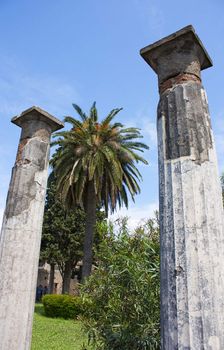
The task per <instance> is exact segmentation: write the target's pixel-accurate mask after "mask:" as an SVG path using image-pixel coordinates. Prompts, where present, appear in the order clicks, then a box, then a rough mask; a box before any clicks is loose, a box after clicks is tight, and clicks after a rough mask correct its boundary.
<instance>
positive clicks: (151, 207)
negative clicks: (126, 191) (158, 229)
mask: <svg viewBox="0 0 224 350" xmlns="http://www.w3.org/2000/svg"><path fill="white" fill-rule="evenodd" d="M158 208H159V204H158V203H157V202H153V203H148V204H143V205H142V206H136V205H134V204H133V205H132V206H130V208H129V209H126V208H121V209H120V210H117V211H116V212H115V213H114V214H113V215H110V219H112V220H113V221H114V220H116V219H118V218H120V217H124V216H127V217H128V226H129V228H130V229H131V230H133V229H135V228H136V227H137V226H138V225H139V224H140V223H142V222H143V221H145V220H147V219H149V218H151V217H153V216H154V213H155V211H156V210H158Z"/></svg>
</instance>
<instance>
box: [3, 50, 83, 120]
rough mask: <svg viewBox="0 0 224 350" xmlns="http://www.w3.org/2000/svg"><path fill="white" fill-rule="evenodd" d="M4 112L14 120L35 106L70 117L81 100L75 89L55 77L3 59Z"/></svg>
mask: <svg viewBox="0 0 224 350" xmlns="http://www.w3.org/2000/svg"><path fill="white" fill-rule="evenodd" d="M0 66H1V71H0V90H1V94H0V113H1V114H3V115H4V116H6V115H9V116H10V117H12V116H13V115H14V114H18V113H20V112H22V111H23V110H24V109H26V108H29V107H31V106H33V105H39V106H40V107H41V108H43V109H46V110H47V111H49V112H50V113H56V114H62V115H64V114H66V110H68V109H69V107H70V106H71V103H72V102H78V101H79V100H80V98H79V96H78V93H77V91H76V89H75V88H74V86H71V85H70V84H69V83H68V82H66V81H63V80H61V79H59V78H57V77H54V76H41V75H39V76H37V75H35V74H32V76H31V75H30V74H29V72H28V71H27V70H26V69H25V68H23V67H22V66H21V65H19V64H18V63H16V62H14V61H13V60H12V59H11V60H10V59H8V58H6V57H3V56H0Z"/></svg>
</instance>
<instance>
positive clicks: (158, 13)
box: [134, 0, 165, 37]
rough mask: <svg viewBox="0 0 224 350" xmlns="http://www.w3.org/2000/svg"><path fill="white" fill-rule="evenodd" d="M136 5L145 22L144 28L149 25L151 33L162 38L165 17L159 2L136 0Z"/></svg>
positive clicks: (154, 0)
mask: <svg viewBox="0 0 224 350" xmlns="http://www.w3.org/2000/svg"><path fill="white" fill-rule="evenodd" d="M134 3H135V4H136V7H137V9H138V11H139V12H140V14H141V16H142V18H143V20H144V26H145V25H147V26H148V27H149V29H150V32H153V33H154V34H155V35H156V36H157V37H160V36H162V34H163V29H164V24H165V17H164V13H163V12H162V10H161V6H158V2H157V1H156V0H151V1H148V0H134Z"/></svg>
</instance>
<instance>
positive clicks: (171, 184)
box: [141, 26, 224, 350]
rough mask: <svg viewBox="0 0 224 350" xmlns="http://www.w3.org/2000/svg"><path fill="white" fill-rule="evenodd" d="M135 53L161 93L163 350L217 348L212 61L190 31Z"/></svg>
mask: <svg viewBox="0 0 224 350" xmlns="http://www.w3.org/2000/svg"><path fill="white" fill-rule="evenodd" d="M141 55H142V57H143V58H144V59H145V61H146V62H147V63H148V64H149V65H150V66H151V67H152V69H153V70H154V71H155V72H156V73H157V74H158V81H159V91H160V101H159V105H158V121H157V129H158V148H159V192H160V230H161V337H162V349H163V350H176V349H178V350H180V349H181V350H223V349H224V322H223V317H224V303H223V302H224V234H223V207H222V199H221V187H220V180H219V173H218V170H217V159H216V151H215V145H214V139H213V134H212V130H211V122H210V117H209V111H208V103H207V99H206V94H205V90H204V89H203V86H202V84H201V75H200V71H201V70H203V69H205V68H208V67H210V66H211V65H212V62H211V59H210V58H209V56H208V54H207V52H206V50H205V49H204V47H203V45H202V43H201V41H200V40H199V38H198V36H197V35H196V34H195V31H194V29H193V27H192V26H188V27H185V28H183V29H182V30H180V31H178V32H176V33H174V34H172V35H170V36H168V37H166V38H164V39H161V40H160V41H158V42H156V43H154V44H152V45H149V46H148V47H146V48H144V49H142V50H141Z"/></svg>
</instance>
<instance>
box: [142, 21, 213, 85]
mask: <svg viewBox="0 0 224 350" xmlns="http://www.w3.org/2000/svg"><path fill="white" fill-rule="evenodd" d="M140 54H141V56H142V57H143V58H144V60H145V61H146V62H147V63H148V64H149V65H150V66H151V68H152V69H153V70H154V71H155V72H156V73H157V75H158V79H159V84H162V83H164V82H165V81H166V80H168V79H170V78H173V77H175V76H178V75H180V74H188V75H192V76H195V77H196V78H199V79H200V71H201V70H203V69H206V68H208V67H211V66H212V60H211V58H210V57H209V55H208V53H207V51H206V49H205V48H204V46H203V44H202V42H201V40H200V39H199V37H198V36H197V34H196V33H195V30H194V28H193V26H191V25H189V26H187V27H184V28H182V29H181V30H179V31H177V32H175V33H173V34H171V35H169V36H167V37H165V38H163V39H161V40H159V41H156V42H155V43H153V44H151V45H149V46H146V47H144V48H143V49H141V50H140Z"/></svg>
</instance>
